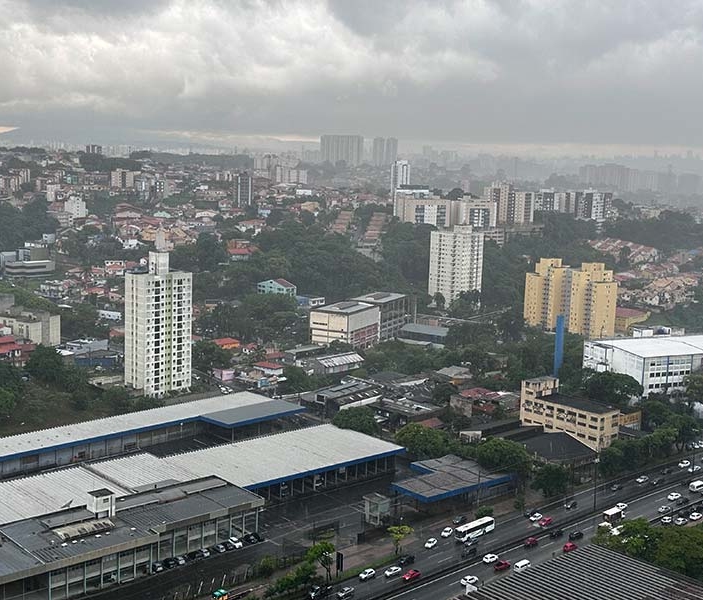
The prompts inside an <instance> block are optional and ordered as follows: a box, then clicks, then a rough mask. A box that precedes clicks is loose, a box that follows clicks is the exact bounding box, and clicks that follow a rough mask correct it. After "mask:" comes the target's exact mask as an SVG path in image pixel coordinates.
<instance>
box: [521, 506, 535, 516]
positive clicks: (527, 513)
mask: <svg viewBox="0 0 703 600" xmlns="http://www.w3.org/2000/svg"><path fill="white" fill-rule="evenodd" d="M536 512H537V511H536V510H535V509H534V508H526V509H525V510H524V511H523V513H522V514H523V515H524V516H525V517H527V518H529V517H531V516H532V515H534V514H535V513H536Z"/></svg>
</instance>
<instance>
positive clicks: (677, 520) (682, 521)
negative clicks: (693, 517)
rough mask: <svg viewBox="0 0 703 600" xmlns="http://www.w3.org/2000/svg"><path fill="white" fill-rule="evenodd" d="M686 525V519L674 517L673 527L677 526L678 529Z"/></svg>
mask: <svg viewBox="0 0 703 600" xmlns="http://www.w3.org/2000/svg"><path fill="white" fill-rule="evenodd" d="M686 523H688V519H687V518H686V517H676V518H675V519H674V525H678V526H679V527H681V526H682V525H685V524H686Z"/></svg>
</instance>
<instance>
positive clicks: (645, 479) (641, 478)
mask: <svg viewBox="0 0 703 600" xmlns="http://www.w3.org/2000/svg"><path fill="white" fill-rule="evenodd" d="M648 481H649V477H647V476H646V475H640V476H639V477H638V478H637V479H635V483H639V484H642V483H647V482H648Z"/></svg>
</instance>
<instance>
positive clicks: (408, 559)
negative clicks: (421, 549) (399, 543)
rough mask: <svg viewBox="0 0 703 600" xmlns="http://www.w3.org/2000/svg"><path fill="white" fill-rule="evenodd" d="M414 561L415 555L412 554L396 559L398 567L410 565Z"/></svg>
mask: <svg viewBox="0 0 703 600" xmlns="http://www.w3.org/2000/svg"><path fill="white" fill-rule="evenodd" d="M414 562H415V557H414V556H413V555H412V554H406V555H405V556H401V557H400V558H399V559H398V566H399V567H405V566H407V565H411V564H413V563H414Z"/></svg>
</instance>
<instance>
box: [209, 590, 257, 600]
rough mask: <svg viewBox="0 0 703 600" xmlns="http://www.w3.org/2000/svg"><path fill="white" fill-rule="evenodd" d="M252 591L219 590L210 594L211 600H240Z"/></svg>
mask: <svg viewBox="0 0 703 600" xmlns="http://www.w3.org/2000/svg"><path fill="white" fill-rule="evenodd" d="M253 591H254V590H251V589H249V590H238V591H237V590H226V589H224V588H220V589H219V590H215V591H214V592H213V593H212V600H241V599H242V598H244V597H245V596H248V595H249V594H251V593H252V592H253Z"/></svg>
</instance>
